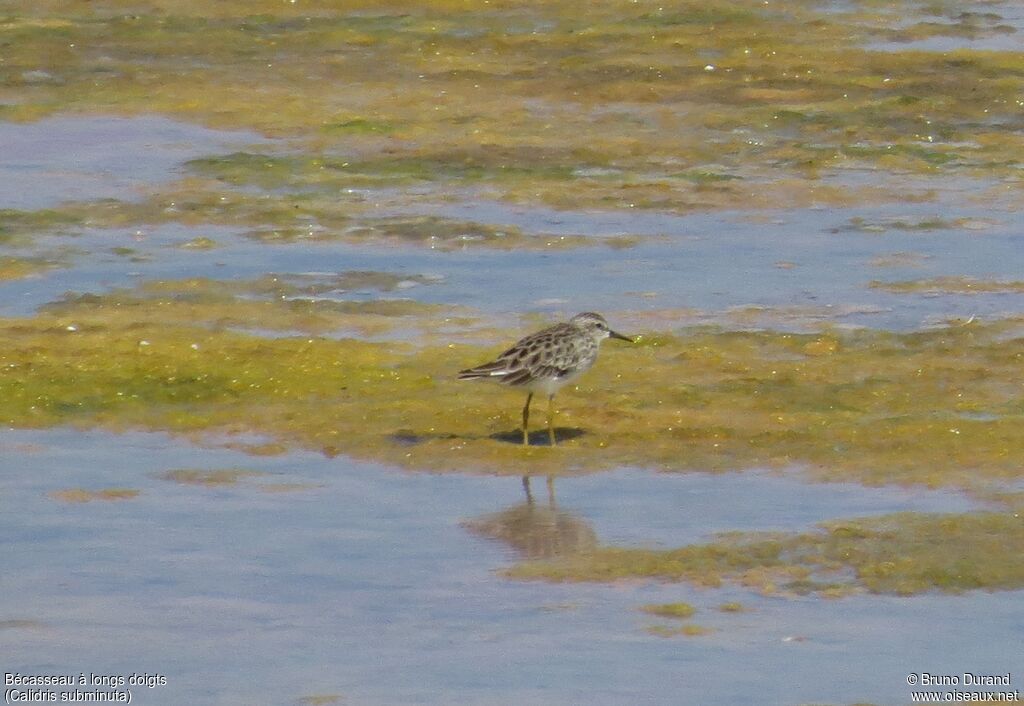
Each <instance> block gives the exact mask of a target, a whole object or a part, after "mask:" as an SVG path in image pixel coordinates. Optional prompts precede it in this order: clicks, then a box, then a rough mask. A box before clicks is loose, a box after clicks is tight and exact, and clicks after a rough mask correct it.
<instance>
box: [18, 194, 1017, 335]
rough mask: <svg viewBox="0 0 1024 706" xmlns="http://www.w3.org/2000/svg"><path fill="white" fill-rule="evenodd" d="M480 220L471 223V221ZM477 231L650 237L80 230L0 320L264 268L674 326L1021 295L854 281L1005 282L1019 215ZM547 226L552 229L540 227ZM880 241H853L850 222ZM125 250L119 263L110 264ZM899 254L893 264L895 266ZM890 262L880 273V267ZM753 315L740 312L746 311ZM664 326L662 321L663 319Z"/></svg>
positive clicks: (51, 241) (761, 216)
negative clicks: (469, 243)
mask: <svg viewBox="0 0 1024 706" xmlns="http://www.w3.org/2000/svg"><path fill="white" fill-rule="evenodd" d="M480 211H484V212H483V213H480ZM463 212H465V213H476V214H478V215H479V217H481V218H486V219H492V220H490V222H498V223H503V224H510V225H517V226H521V227H524V228H530V229H534V230H535V231H537V232H551V231H552V230H554V229H555V228H557V227H564V228H565V229H566V230H567V231H569V230H571V231H575V232H579V231H580V230H586V231H587V232H589V233H592V234H595V235H598V236H600V235H602V234H619V233H626V234H634V235H644V236H650V237H649V238H644V239H642V240H641V241H640V242H639V243H638V244H637V245H636V246H634V247H631V248H627V249H611V248H607V247H601V246H598V247H590V248H579V249H575V250H570V251H557V252H550V253H546V252H543V251H540V252H535V251H520V252H517V253H516V254H515V255H514V256H509V255H508V254H507V253H504V252H501V251H494V250H489V249H483V248H473V249H467V250H464V251H461V252H454V253H453V252H440V251H435V250H430V249H429V248H423V247H415V246H410V247H407V248H395V247H394V246H390V247H382V246H373V245H352V244H346V243H338V242H322V243H315V244H302V245H299V244H288V245H268V244H262V243H254V242H253V241H251V240H249V239H247V238H244V237H242V236H241V235H239V234H238V232H237V231H232V230H231V229H230V228H226V227H204V228H199V229H196V228H186V227H182V226H176V225H168V226H161V227H157V228H152V229H148V230H146V231H145V232H144V233H142V234H141V235H140V234H137V233H136V232H135V231H134V230H120V231H92V232H89V233H86V234H84V235H81V236H78V237H75V238H66V237H64V238H58V237H51V238H47V239H41V240H40V241H38V243H37V245H38V246H39V247H42V248H47V247H59V246H60V245H61V244H63V245H69V244H70V245H72V246H73V247H75V248H78V249H80V250H82V251H84V254H82V255H80V256H76V257H73V258H72V263H71V265H70V267H68V268H66V269H58V270H53V271H50V272H47V273H45V274H43V275H40V276H37V277H34V278H31V279H27V280H20V281H14V282H4V283H0V314H2V315H28V314H30V313H31V312H32V311H34V310H35V309H36V308H38V307H39V306H41V305H42V304H45V303H47V302H49V301H53V299H55V298H56V297H58V296H60V295H62V294H63V293H65V292H68V291H75V292H100V291H105V290H107V289H109V288H111V287H123V286H131V284H132V283H133V282H135V281H137V280H139V279H151V278H158V279H177V278H180V277H185V276H190V277H211V278H251V277H258V276H260V275H263V274H265V273H267V272H276V273H303V272H325V271H327V272H331V271H334V272H339V271H347V270H382V271H388V272H397V273H401V274H406V275H411V274H429V275H433V276H439V277H441V278H443V284H441V285H439V286H431V287H415V288H411V289H406V290H403V291H401V292H397V293H394V294H393V295H391V296H399V297H403V298H415V299H418V300H421V301H426V302H435V303H443V304H461V305H468V306H472V307H475V308H479V309H481V310H483V311H485V312H491V313H494V314H507V313H509V312H528V311H540V312H550V313H552V314H563V313H565V312H569V313H575V312H576V311H583V310H588V309H593V310H597V311H604V312H615V311H624V310H625V311H633V312H636V313H638V314H642V312H644V311H657V310H662V309H669V310H671V309H679V310H684V309H686V310H693V311H689V312H687V311H680V312H679V313H678V315H677V317H676V318H675V320H676V324H675V325H677V326H682V325H686V324H692V323H700V322H719V323H724V324H725V325H733V326H736V325H743V326H751V325H762V326H764V325H771V326H774V327H776V328H783V329H786V328H789V329H803V328H808V327H814V326H817V325H820V324H821V323H822V322H827V323H836V324H850V325H862V326H871V327H875V328H891V329H900V330H906V329H914V328H918V327H920V326H922V325H930V324H934V323H937V322H940V321H943V320H945V319H947V318H969V317H971V316H980V317H994V316H1000V315H1005V314H1006V313H1010V312H1014V311H1020V310H1021V308H1022V307H1024V294H1021V293H996V294H969V295H943V296H934V295H929V294H927V293H916V294H894V293H892V292H888V291H885V290H880V289H872V288H870V287H869V286H868V285H869V283H870V282H871V281H873V280H883V281H899V280H906V279H922V278H931V277H936V276H941V275H964V276H970V277H976V278H980V279H1002V280H1015V279H1018V278H1019V273H1020V271H1021V269H1022V266H1024V255H1022V253H1024V248H1022V247H1021V245H1022V243H1024V212H1016V213H1015V212H1002V213H998V214H995V215H994V216H993V214H992V212H991V211H990V210H988V209H986V208H985V207H980V206H977V207H972V206H970V205H964V204H960V205H956V204H949V205H945V206H943V207H941V209H940V207H939V206H938V205H936V204H914V205H907V204H903V205H899V206H889V207H882V206H879V207H873V208H850V209H831V210H821V211H782V210H780V211H777V212H768V213H757V214H737V213H724V214H706V215H694V216H668V215H654V214H650V215H646V216H638V217H637V218H635V219H631V220H626V219H624V218H622V217H619V216H616V215H613V214H611V215H610V214H603V213H574V212H567V213H562V212H559V213H558V214H557V216H556V215H554V214H553V213H550V212H544V211H540V212H534V211H528V210H525V209H523V210H518V209H510V208H507V207H501V208H498V207H487V208H486V209H485V207H484V206H477V207H475V208H471V207H468V206H467V207H464V208H462V209H460V210H459V211H458V213H463ZM937 213H941V214H942V216H943V218H944V219H946V220H948V221H954V220H957V219H962V221H963V222H967V223H969V224H971V225H972V227H974V228H979V230H969V229H966V228H958V227H955V226H951V227H948V228H937V229H935V230H913V229H911V230H908V229H901V228H900V227H898V226H896V227H890V226H888V225H887V224H890V223H896V224H903V223H908V222H909V223H920V222H926V221H927V220H928V219H931V218H934V217H935V215H936V214H937ZM556 218H557V220H555V219H556ZM858 218H859V219H863V221H864V222H866V223H868V224H872V225H871V226H870V227H872V228H880V229H882V230H881V231H869V232H857V230H856V229H855V228H854V227H852V226H851V225H850V224H851V221H852V220H853V219H858ZM197 236H207V237H211V238H213V239H215V240H216V241H217V242H218V243H219V244H220V245H221V247H219V248H218V249H216V250H212V251H190V250H182V249H181V248H180V247H178V246H180V245H181V244H182V243H185V242H187V241H189V240H191V239H193V238H195V237H197ZM119 246H125V247H132V248H133V249H134V250H135V251H136V253H137V254H136V257H143V258H147V259H145V260H143V261H133V260H129V259H128V258H126V257H123V256H118V255H115V254H112V253H111V252H110V250H111V248H114V247H119ZM906 253H910V254H911V255H910V256H909V257H905V258H904V259H903V260H900V255H901V254H906ZM894 255H895V256H896V258H895V259H894V260H893V263H894V264H892V265H890V266H880V265H878V264H877V263H878V262H879V260H880V259H881V258H886V257H891V256H894ZM751 308H753V309H763V311H760V312H759V311H746V310H748V309H751ZM667 323H668V325H669V326H671V325H672V319H671V317H670V318H669V319H668V321H667Z"/></svg>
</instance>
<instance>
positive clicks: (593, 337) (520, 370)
mask: <svg viewBox="0 0 1024 706" xmlns="http://www.w3.org/2000/svg"><path fill="white" fill-rule="evenodd" d="M609 336H610V337H611V338H618V339H619V340H621V341H629V342H630V343H632V342H633V339H632V338H629V337H628V336H623V335H622V334H621V333H616V332H615V331H612V330H611V329H610V328H609V327H608V322H607V321H605V320H604V317H603V316H601V315H600V314H595V313H593V312H585V313H582V314H576V316H574V317H572V318H571V319H569V321H568V323H564V324H555V325H554V326H549V327H548V328H546V329H543V330H541V331H538V332H537V333H532V334H530V335H529V336H527V337H526V338H524V339H522V340H520V341H519V342H517V343H516V344H515V345H514V346H512V347H511V348H509V349H508V350H507V351H505V352H504V353H502V354H501V355H499V356H498V358H497V359H496V360H494V361H493V362H491V363H484V364H483V365H478V366H477V367H475V368H470V369H468V370H463V371H461V372H460V373H459V379H460V380H496V381H497V382H500V383H501V384H503V385H510V386H512V387H524V388H526V390H527V391H528V394H527V395H526V404H525V405H524V406H523V446H529V444H530V436H529V426H530V400H532V399H533V395H534V393H535V392H543V393H544V394H545V395H547V396H548V438H549V439H550V440H551V445H552V446H554V445H555V427H554V424H553V422H554V417H555V407H554V401H555V393H556V392H558V390H559V388H561V387H562V386H563V385H567V384H569V383H570V382H572V381H573V380H575V379H576V378H578V377H579V376H580V375H582V374H583V373H584V372H586V371H587V370H589V369H590V366H592V365H593V364H594V361H595V360H597V351H598V349H599V348H600V346H601V341H603V340H604V339H606V338H608V337H609Z"/></svg>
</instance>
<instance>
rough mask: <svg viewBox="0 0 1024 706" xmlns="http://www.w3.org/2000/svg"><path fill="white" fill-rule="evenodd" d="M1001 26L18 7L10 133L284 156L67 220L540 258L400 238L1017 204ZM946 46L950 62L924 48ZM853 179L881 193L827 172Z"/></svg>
mask: <svg viewBox="0 0 1024 706" xmlns="http://www.w3.org/2000/svg"><path fill="white" fill-rule="evenodd" d="M1004 6H1006V7H1009V5H1008V4H1006V3H1002V2H991V3H986V4H985V10H986V11H985V12H972V11H964V10H963V9H962V8H959V7H958V6H957V5H956V4H950V3H917V2H903V3H896V4H895V5H894V4H892V3H876V2H871V1H869V0H861V1H859V2H847V3H841V4H840V3H837V4H835V5H832V4H829V3H819V2H810V1H809V0H803V1H797V2H787V3H770V4H765V3H763V2H760V0H756V1H755V0H729V1H725V0H716V1H713V2H706V1H703V2H697V1H696V0H687V1H686V2H681V3H675V4H673V5H672V6H671V7H667V6H663V5H660V4H658V3H652V2H634V1H631V0H630V1H627V0H599V1H596V2H592V3H588V7H587V12H586V13H581V12H579V6H578V4H577V3H574V2H567V1H565V0H559V1H556V2H546V3H527V2H515V1H502V2H488V3H483V4H480V3H471V4H467V3H465V2H462V1H461V0H401V1H400V2H389V3H386V4H384V5H382V4H381V3H371V2H363V1H358V2H352V1H349V0H346V1H345V2H328V3H316V4H315V5H314V4H310V3H307V2H296V3H289V2H277V1H276V0H273V1H272V0H259V1H257V2H241V1H238V0H234V1H231V0H225V1H223V2H218V3H216V7H211V5H210V3H205V2H194V1H191V0H186V1H174V2H169V1H166V0H142V1H140V2H135V3H132V5H131V7H130V8H126V7H125V6H124V5H123V3H119V2H105V1H99V2H97V1H89V2H85V1H84V0H77V1H73V2H64V1H61V2H48V1H42V2H34V3H22V2H9V1H8V2H0V44H2V46H3V54H4V61H3V62H2V63H0V118H3V119H6V120H21V121H26V120H35V119H38V118H40V117H41V116H45V115H50V114H55V113H62V114H67V113H105V114H121V115H133V114H140V113H160V114H164V115H170V116H176V117H178V118H181V119H184V120H187V121H193V122H200V123H204V124H207V125H211V126H217V127H230V128H251V129H255V130H257V131H259V132H261V133H263V134H265V135H267V136H271V137H276V138H281V140H280V142H279V144H277V145H275V146H273V147H269V148H268V147H265V146H264V147H262V148H258V149H252V150H245V151H236V152H230V153H226V154H214V155H209V156H208V157H203V158H199V159H196V160H193V161H192V162H190V164H188V165H186V168H185V173H184V174H183V175H181V178H180V179H179V180H177V181H175V182H172V183H170V184H166V185H163V186H160V187H157V186H151V187H150V188H148V189H143V193H142V194H141V196H140V198H138V199H135V200H133V199H128V198H125V199H119V200H115V201H106V202H85V203H80V204H77V205H76V206H74V207H73V208H71V207H68V208H59V209H58V211H59V212H60V217H61V218H63V219H71V220H72V221H79V222H82V221H84V222H87V223H93V224H104V223H111V222H115V223H116V222H133V223H152V222H158V221H165V220H180V221H183V222H190V223H195V222H205V223H222V222H233V223H246V224H250V225H251V226H252V228H253V232H254V233H255V234H258V235H260V236H261V237H266V238H273V239H284V240H295V239H302V238H310V237H312V238H323V237H356V238H358V237H375V238H379V237H386V236H388V235H389V234H394V235H395V236H396V237H397V238H409V237H411V238H422V237H424V236H423V235H422V234H423V232H424V231H427V236H426V237H430V236H434V237H436V238H437V240H438V241H439V242H441V243H462V242H465V241H468V242H471V243H473V242H483V243H484V244H492V245H501V244H507V243H510V242H511V243H513V244H514V245H515V246H516V247H523V246H527V245H528V241H527V240H526V239H523V238H518V237H510V238H509V237H504V236H505V235H511V236H515V235H516V234H515V233H512V234H508V233H506V231H505V230H504V229H501V228H496V227H494V226H491V225H489V224H458V223H446V222H440V223H429V222H428V223H426V224H424V223H423V222H422V221H419V220H416V219H415V218H414V219H413V220H412V221H411V222H410V221H400V222H397V223H396V222H392V221H387V220H383V221H382V220H380V217H379V215H380V214H379V211H380V209H382V208H383V209H384V210H385V211H387V210H388V209H389V208H390V209H396V208H400V209H406V210H407V209H408V208H409V207H410V205H412V204H416V203H426V202H431V201H436V200H437V199H439V198H440V199H442V200H445V199H465V198H497V199H504V200H509V201H513V202H517V203H523V204H530V205H535V206H536V205H547V206H554V207H557V208H567V207H568V208H600V209H657V210H663V211H676V212H680V211H682V212H686V211H691V210H694V209H710V208H723V207H724V208H749V207H774V206H776V205H778V204H780V203H784V204H786V205H788V206H791V207H800V206H807V205H814V204H851V203H876V202H879V201H888V200H892V199H894V198H895V199H903V200H906V199H918V198H931V196H930V195H929V192H928V190H927V188H923V189H922V188H916V187H913V186H910V185H909V182H907V180H906V179H904V178H903V177H904V176H905V175H907V174H918V175H922V176H926V177H939V178H941V177H948V176H957V177H961V176H964V177H966V176H970V177H979V178H982V179H984V180H986V181H987V182H988V183H992V181H993V180H995V181H996V182H998V181H1000V180H1002V181H1003V186H1004V187H1005V188H1008V189H1010V190H1011V191H1013V192H1015V193H1016V192H1019V185H1020V180H1019V173H1020V172H1019V169H1020V165H1021V163H1022V158H1024V141H1022V138H1021V135H1022V134H1024V130H1022V129H1021V128H1022V127H1024V124H1022V121H1024V98H1022V93H1021V85H1022V78H1024V52H1021V51H1010V50H1006V49H1003V50H1000V51H994V50H991V49H990V48H988V46H987V44H986V40H988V39H991V38H996V39H998V38H1002V37H1006V36H1008V35H1011V36H1012V35H1014V34H1015V32H1017V31H1018V29H1019V28H1015V27H1014V26H1013V25H1012V23H1007V22H1005V21H1002V19H1001V16H1000V14H999V13H1000V10H1001V9H1003V8H1004ZM470 10H471V11H470ZM934 37H943V38H947V39H949V40H950V41H951V42H952V48H951V49H950V50H949V51H945V52H943V53H941V54H937V53H935V52H929V51H921V50H919V49H917V48H916V46H915V42H917V41H920V40H922V39H929V38H934ZM848 169H855V170H858V169H867V170H872V176H871V177H870V178H869V179H864V178H855V179H852V180H844V179H842V178H840V179H839V180H836V179H834V178H831V177H832V176H834V175H835V174H837V173H840V174H841V173H842V171H843V170H848ZM885 175H890V176H892V177H894V180H892V181H891V182H889V183H887V181H886V179H885V178H884V176H885ZM129 202H131V203H129ZM13 215H14V220H17V221H21V222H24V221H26V220H33V216H32V214H31V213H30V214H13ZM4 227H6V226H4V225H2V224H0V228H4ZM496 230H497V231H498V233H495V231H496ZM581 235H585V234H581ZM466 236H468V237H466ZM585 242H586V241H585V239H582V238H580V239H577V240H576V241H575V243H574V244H583V243H585Z"/></svg>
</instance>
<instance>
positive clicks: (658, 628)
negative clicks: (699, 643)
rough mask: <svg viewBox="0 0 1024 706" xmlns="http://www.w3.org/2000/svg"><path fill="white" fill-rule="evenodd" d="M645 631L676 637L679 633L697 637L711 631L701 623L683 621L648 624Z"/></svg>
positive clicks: (661, 635)
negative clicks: (671, 623) (678, 623)
mask: <svg viewBox="0 0 1024 706" xmlns="http://www.w3.org/2000/svg"><path fill="white" fill-rule="evenodd" d="M647 632H648V633H650V634H651V635H656V636H657V637H678V636H680V635H682V636H684V637H699V636H700V635H707V634H709V633H711V632H713V631H712V630H711V628H707V627H704V626H703V625H695V624H693V623H685V624H683V625H649V626H648V627H647Z"/></svg>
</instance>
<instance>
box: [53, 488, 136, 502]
mask: <svg viewBox="0 0 1024 706" xmlns="http://www.w3.org/2000/svg"><path fill="white" fill-rule="evenodd" d="M138 495H139V491H138V490H136V489H134V488H102V489H100V490H88V489H86V488H63V489H61V490H52V491H50V492H49V493H47V496H48V497H49V498H51V499H52V500H56V501H57V502H62V503H88V502H92V501H93V500H131V499H132V498H135V497H137V496H138Z"/></svg>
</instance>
